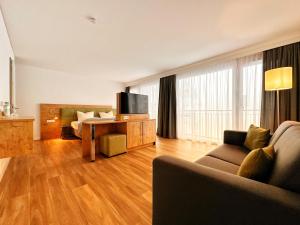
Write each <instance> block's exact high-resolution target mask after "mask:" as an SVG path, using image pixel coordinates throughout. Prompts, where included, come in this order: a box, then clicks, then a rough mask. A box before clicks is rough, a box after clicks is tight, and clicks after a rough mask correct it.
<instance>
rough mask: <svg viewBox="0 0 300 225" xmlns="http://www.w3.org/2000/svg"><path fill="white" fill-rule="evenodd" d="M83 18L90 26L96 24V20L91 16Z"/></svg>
mask: <svg viewBox="0 0 300 225" xmlns="http://www.w3.org/2000/svg"><path fill="white" fill-rule="evenodd" d="M85 18H86V19H87V21H89V22H90V23H92V24H95V23H96V18H95V17H93V16H86V17H85Z"/></svg>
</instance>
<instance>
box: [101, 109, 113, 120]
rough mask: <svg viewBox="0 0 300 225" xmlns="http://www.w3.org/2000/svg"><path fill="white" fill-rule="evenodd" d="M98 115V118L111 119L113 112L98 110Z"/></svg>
mask: <svg viewBox="0 0 300 225" xmlns="http://www.w3.org/2000/svg"><path fill="white" fill-rule="evenodd" d="M99 116H100V118H103V119H111V118H113V117H114V113H113V111H110V112H99Z"/></svg>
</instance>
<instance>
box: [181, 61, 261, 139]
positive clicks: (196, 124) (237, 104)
mask: <svg viewBox="0 0 300 225" xmlns="http://www.w3.org/2000/svg"><path fill="white" fill-rule="evenodd" d="M261 79H262V60H261V55H255V56H251V57H246V58H242V59H239V60H234V61H232V62H229V63H226V64H222V65H217V66H211V67H209V68H205V69H199V70H193V71H189V72H185V73H183V74H179V75H178V76H177V132H178V134H177V135H178V137H179V138H183V139H191V140H197V141H212V142H220V141H221V140H222V138H223V132H224V130H226V129H240V130H246V129H248V127H249V125H250V124H251V123H255V124H257V125H259V119H260V116H259V114H260V99H261V90H262V89H261Z"/></svg>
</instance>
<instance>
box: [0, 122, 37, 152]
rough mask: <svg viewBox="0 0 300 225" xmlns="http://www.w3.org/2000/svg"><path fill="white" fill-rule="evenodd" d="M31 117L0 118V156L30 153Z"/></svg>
mask: <svg viewBox="0 0 300 225" xmlns="http://www.w3.org/2000/svg"><path fill="white" fill-rule="evenodd" d="M33 121H34V118H33V117H1V118H0V158H6V157H13V156H18V155H23V154H27V153H31V152H32V149H33Z"/></svg>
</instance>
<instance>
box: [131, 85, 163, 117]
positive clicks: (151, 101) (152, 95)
mask: <svg viewBox="0 0 300 225" xmlns="http://www.w3.org/2000/svg"><path fill="white" fill-rule="evenodd" d="M130 92H131V93H136V94H143V95H148V106H149V107H148V109H149V116H150V118H151V119H157V113H158V97H159V81H154V82H151V83H146V84H141V85H138V86H133V87H131V89H130Z"/></svg>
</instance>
